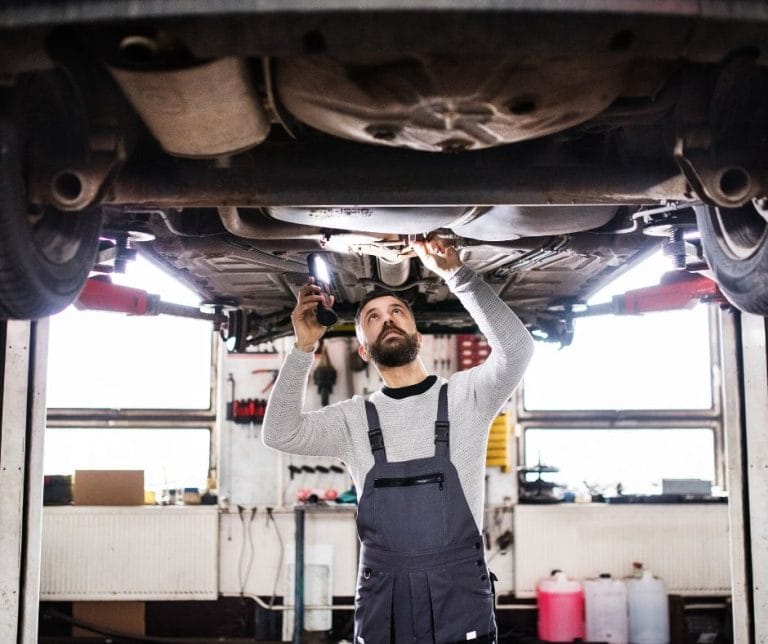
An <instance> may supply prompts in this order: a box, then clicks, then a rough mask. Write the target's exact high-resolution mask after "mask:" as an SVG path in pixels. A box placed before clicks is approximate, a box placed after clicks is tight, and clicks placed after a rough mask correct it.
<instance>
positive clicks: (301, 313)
mask: <svg viewBox="0 0 768 644" xmlns="http://www.w3.org/2000/svg"><path fill="white" fill-rule="evenodd" d="M321 293H322V291H321V289H320V287H319V286H317V284H315V278H314V277H310V278H309V283H308V284H307V285H306V286H302V287H301V289H299V301H298V302H297V303H296V306H295V308H294V309H293V313H291V322H292V323H293V331H294V334H295V335H296V347H297V348H298V349H299V350H300V351H305V352H307V353H309V352H310V351H313V350H314V348H315V345H316V344H317V342H318V340H320V338H322V337H323V335H325V332H326V330H327V329H328V327H325V326H323V325H322V324H320V323H319V322H318V321H317V316H316V315H315V310H316V309H317V305H318V303H319V302H322V300H323V296H322V295H321ZM331 306H333V296H331Z"/></svg>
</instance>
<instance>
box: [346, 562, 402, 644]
mask: <svg viewBox="0 0 768 644" xmlns="http://www.w3.org/2000/svg"><path fill="white" fill-rule="evenodd" d="M393 579H394V578H393V576H392V575H391V574H390V573H387V572H383V571H381V570H373V569H371V568H361V569H360V573H359V574H358V577H357V592H356V593H355V639H354V641H355V644H390V642H391V633H392V588H393Z"/></svg>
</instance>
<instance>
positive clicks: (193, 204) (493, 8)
mask: <svg viewBox="0 0 768 644" xmlns="http://www.w3.org/2000/svg"><path fill="white" fill-rule="evenodd" d="M654 4H656V5H657V6H655V7H653V8H651V7H645V6H642V3H636V2H619V1H618V0H615V1H606V2H574V3H571V4H570V5H568V4H567V3H566V4H565V5H564V4H563V3H546V2H545V3H541V2H525V1H522V0H521V1H518V2H508V3H507V2H502V3H498V2H495V3H464V4H462V3H437V4H435V3H408V6H404V5H403V3H393V2H379V3H375V4H371V5H370V6H369V4H367V3H360V4H358V5H356V6H354V7H351V6H349V3H346V4H344V3H338V2H337V3H334V2H317V3H312V6H311V7H307V6H305V5H304V4H303V3H300V2H295V3H294V2H284V3H280V4H279V5H275V7H271V6H270V5H269V3H243V2H220V3H202V2H200V3H194V2H192V3H189V2H186V3H181V2H165V3H147V4H146V5H143V6H142V7H141V12H140V14H141V15H137V8H136V7H137V5H135V4H134V3H131V2H118V1H113V2H93V3H87V2H79V3H78V2H72V3H69V2H67V3H60V4H55V5H49V4H46V3H36V2H28V3H23V4H21V3H19V4H14V3H12V4H9V5H6V6H5V8H2V9H0V72H1V73H2V76H1V77H2V78H3V80H4V82H3V84H2V85H1V86H0V141H1V142H2V156H1V157H0V182H1V183H0V199H1V200H2V201H1V202H0V314H2V317H4V318H22V319H28V318H36V317H41V316H45V315H49V314H51V313H54V312H56V311H58V310H61V309H62V308H63V307H65V306H67V305H68V304H70V303H71V302H72V301H73V300H74V299H75V298H76V297H77V294H78V293H79V291H80V289H81V288H82V286H83V284H84V283H85V280H86V279H87V278H88V275H89V274H93V272H94V271H96V272H102V273H109V272H111V271H115V270H118V271H119V270H120V267H121V265H124V262H125V261H126V260H128V259H130V257H131V256H132V254H134V253H135V252H140V253H142V254H143V255H145V256H147V257H149V258H150V259H152V261H154V262H155V263H157V264H159V265H160V266H161V267H163V268H164V269H166V270H168V271H170V272H172V273H173V274H174V275H176V276H177V277H178V278H179V279H181V280H182V281H183V282H185V283H186V284H187V285H189V286H190V287H191V288H193V289H194V290H195V291H196V292H197V293H198V294H199V295H200V298H201V301H202V302H204V303H205V304H206V306H208V307H209V308H212V309H214V310H216V311H218V312H226V313H227V319H228V323H227V324H226V325H224V326H225V327H226V328H225V329H224V330H223V332H224V334H225V335H226V336H228V337H229V338H230V339H232V340H233V346H234V348H235V349H237V350H245V349H247V347H248V346H251V345H254V344H257V343H260V342H264V341H266V340H269V339H272V338H275V337H278V336H280V335H286V334H288V333H290V332H291V324H290V311H291V309H292V308H293V305H294V303H295V293H296V291H297V289H298V287H299V286H300V285H301V284H303V283H305V282H306V279H307V263H306V261H307V260H306V258H307V255H308V254H310V253H321V254H323V256H325V257H326V258H327V260H328V261H329V264H330V266H331V270H332V275H333V277H332V284H331V287H332V292H333V294H334V296H335V300H336V306H335V308H336V310H337V312H338V314H339V317H340V321H341V324H340V325H339V327H338V328H337V330H336V332H338V333H345V332H346V333H349V332H350V330H351V325H350V323H351V320H352V316H353V314H354V310H355V307H356V303H357V302H358V301H359V300H360V299H361V298H362V297H363V295H364V294H365V293H366V292H367V291H368V290H370V289H372V288H374V287H385V288H388V289H391V290H397V291H399V292H403V293H404V294H405V295H406V296H407V297H408V298H409V299H410V300H412V302H413V306H414V311H415V313H416V316H417V319H418V322H419V323H420V325H421V327H422V328H424V329H425V331H426V332H429V331H430V330H432V331H433V332H449V331H466V330H469V329H471V328H472V322H471V320H469V319H468V318H467V316H466V314H465V313H464V311H463V310H462V309H461V307H460V306H459V304H458V302H457V301H456V300H455V299H454V298H453V297H452V296H451V295H450V293H449V291H448V289H447V288H446V287H445V285H444V284H442V283H441V282H440V280H439V279H437V278H436V277H435V276H434V275H432V274H430V273H429V272H428V271H426V269H424V268H423V267H422V266H421V264H420V262H419V261H418V260H417V259H415V255H414V254H413V252H412V251H410V248H409V245H410V242H411V241H412V240H413V239H414V238H417V237H418V236H421V235H426V234H437V235H440V236H442V237H444V238H446V239H447V240H449V241H450V242H451V243H453V244H454V245H455V246H456V247H457V249H458V250H459V252H460V255H461V258H462V260H463V261H464V263H466V264H467V265H468V266H470V267H471V268H472V269H473V270H475V271H477V272H478V273H480V274H481V275H482V276H483V277H484V279H485V280H486V281H487V282H489V283H490V284H491V285H492V286H493V288H494V289H495V290H496V291H497V292H498V293H499V295H500V296H501V297H502V298H503V299H504V301H505V302H507V303H508V305H509V306H510V307H511V308H512V309H514V310H515V311H516V312H517V313H518V314H519V315H520V317H521V318H522V319H523V320H524V322H525V323H526V324H527V325H528V327H529V328H530V329H531V331H533V332H535V333H536V335H537V337H540V338H542V339H545V340H550V341H555V342H561V343H563V342H567V341H568V336H569V334H570V333H571V328H570V318H569V311H570V310H571V307H573V306H575V305H578V304H580V303H583V302H585V301H586V300H587V299H588V298H589V296H590V295H591V294H592V293H594V292H595V291H597V290H598V289H599V288H600V287H601V286H603V285H604V284H606V283H608V282H609V281H611V280H612V279H614V278H615V277H616V276H617V275H619V274H620V273H622V272H623V271H625V270H627V269H628V268H629V267H631V266H633V265H634V264H636V263H637V262H639V261H641V260H642V259H643V258H644V257H646V256H648V255H649V254H651V253H653V252H656V251H657V250H659V249H660V248H662V249H664V252H665V253H666V254H668V255H669V256H670V268H672V267H674V268H675V269H676V270H680V271H686V270H687V271H691V272H701V271H704V272H706V273H707V274H708V275H711V276H712V277H713V278H714V279H715V281H716V282H717V283H718V284H719V286H720V288H721V289H722V291H723V292H724V294H725V295H726V296H727V297H728V299H729V300H730V302H731V303H732V304H733V305H734V306H735V307H737V308H739V309H741V310H744V311H749V312H752V313H757V314H760V315H765V314H767V313H768V279H766V275H767V273H768V249H767V248H766V243H765V242H766V230H767V228H766V213H767V212H768V202H766V193H767V192H768V190H767V188H768V174H767V173H766V170H767V168H766V161H765V159H766V154H765V152H766V149H765V148H766V145H767V144H768V69H767V68H766V65H767V64H768V56H767V55H766V52H765V51H764V48H765V43H766V42H768V7H767V6H766V4H764V3H762V2H710V3H698V2H677V3H671V4H670V5H669V6H667V4H665V3H661V4H660V5H659V4H658V3H654ZM550 5H552V6H551V7H550Z"/></svg>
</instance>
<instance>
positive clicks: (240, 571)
mask: <svg viewBox="0 0 768 644" xmlns="http://www.w3.org/2000/svg"><path fill="white" fill-rule="evenodd" d="M237 513H238V514H239V515H240V527H241V528H242V530H241V535H240V556H239V557H238V559H237V580H238V581H239V582H240V597H242V596H243V595H244V594H245V581H244V580H243V560H244V558H245V543H246V539H245V537H246V534H245V533H246V528H245V516H244V513H245V508H244V507H243V506H242V505H239V504H238V506H237Z"/></svg>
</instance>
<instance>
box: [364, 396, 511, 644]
mask: <svg viewBox="0 0 768 644" xmlns="http://www.w3.org/2000/svg"><path fill="white" fill-rule="evenodd" d="M447 392H448V390H447V385H445V384H444V385H443V386H442V387H441V389H440V396H439V403H438V412H437V421H436V422H435V455H434V456H432V457H429V458H420V459H415V460H412V461H402V462H398V463H390V462H388V461H387V455H386V451H385V449H384V439H383V436H382V433H381V426H380V423H379V416H378V413H377V412H376V407H375V406H374V405H373V403H371V402H369V401H366V403H365V405H366V414H367V417H368V437H369V439H370V442H371V450H372V451H373V457H374V466H373V468H372V469H371V471H370V472H369V473H368V475H367V476H366V478H365V487H364V489H363V493H362V495H361V497H360V503H359V507H358V514H357V530H358V534H359V537H360V541H361V544H362V545H361V551H360V570H359V574H358V580H357V594H356V597H355V644H392V643H394V644H405V643H406V642H408V643H416V644H422V643H424V644H426V643H429V644H448V643H453V642H474V643H476V642H495V641H496V640H495V636H496V621H495V618H494V610H493V605H494V594H493V586H492V582H491V579H490V573H489V572H488V569H487V568H486V563H485V558H484V553H483V548H482V538H481V536H480V533H479V531H478V529H477V525H476V524H475V520H474V518H473V517H472V513H471V512H470V510H469V505H468V504H467V500H466V498H465V497H464V492H463V490H462V489H461V483H460V482H459V475H458V472H457V471H456V468H455V467H454V466H453V464H452V463H451V462H450V459H449V452H448V436H449V425H448V393H447Z"/></svg>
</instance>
